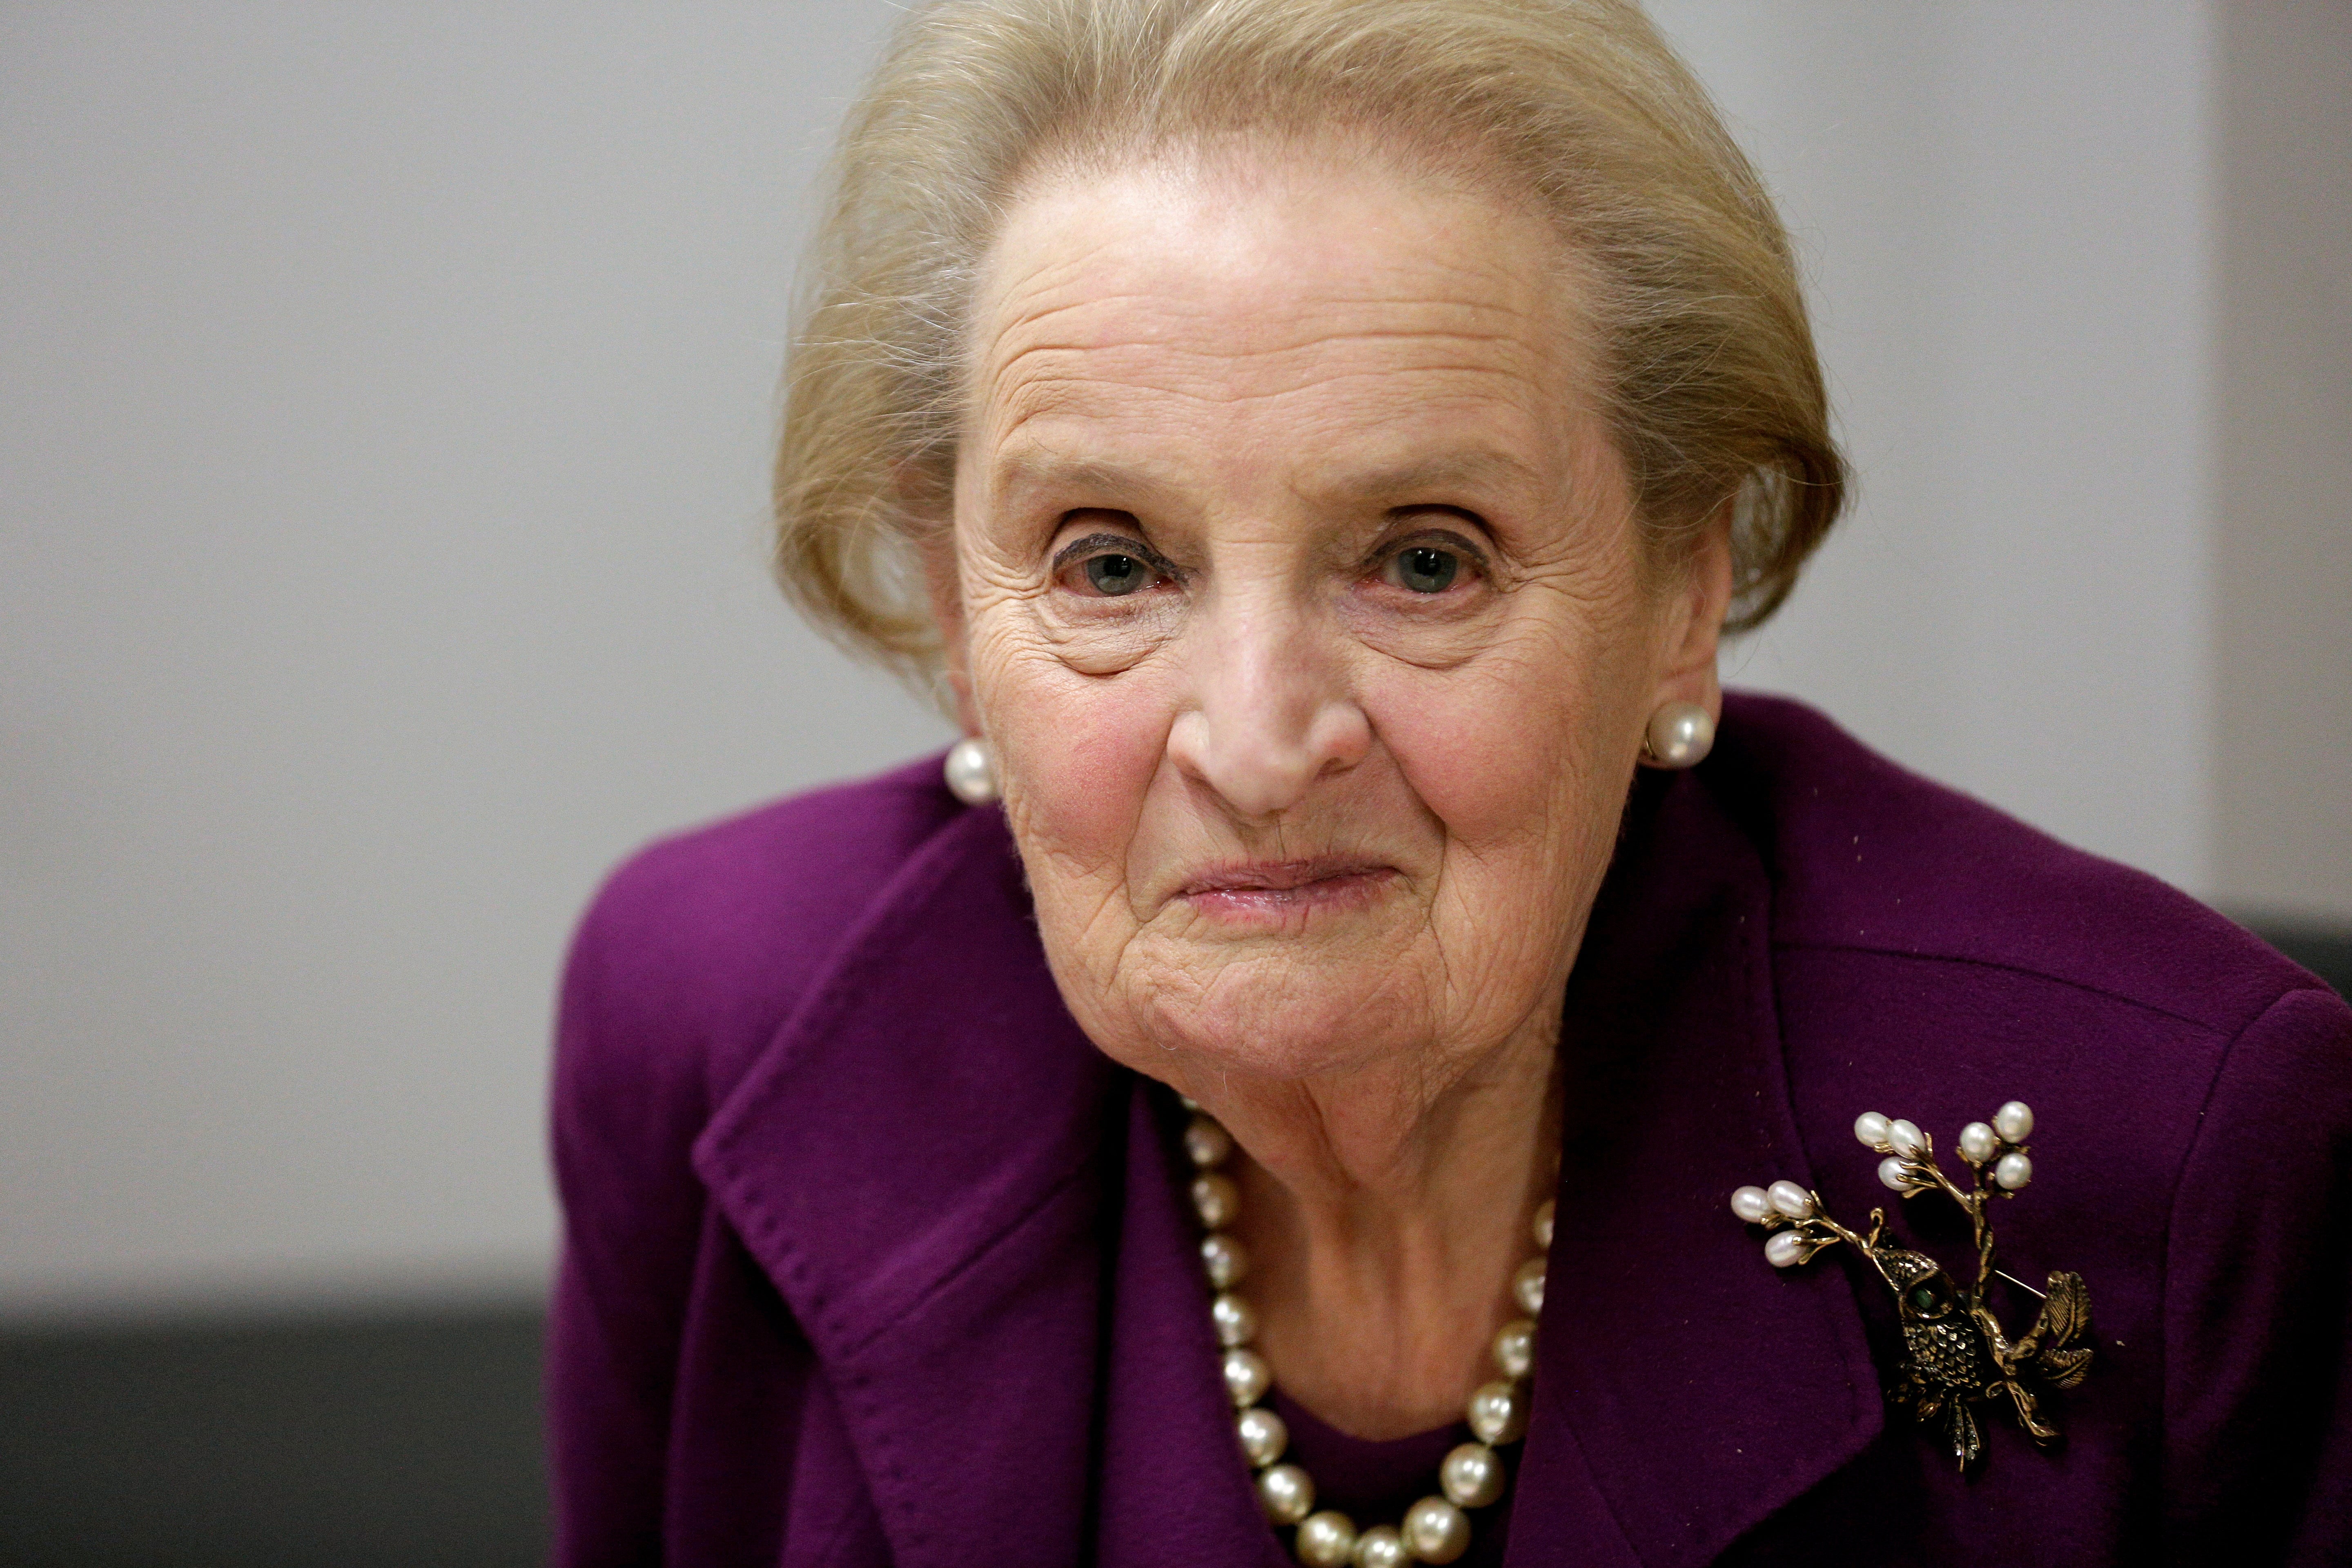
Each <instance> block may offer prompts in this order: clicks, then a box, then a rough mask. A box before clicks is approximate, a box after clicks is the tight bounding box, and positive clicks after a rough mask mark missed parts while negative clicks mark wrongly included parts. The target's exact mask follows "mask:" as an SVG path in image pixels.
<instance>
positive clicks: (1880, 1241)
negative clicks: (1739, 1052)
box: [1731, 1100, 2091, 1471]
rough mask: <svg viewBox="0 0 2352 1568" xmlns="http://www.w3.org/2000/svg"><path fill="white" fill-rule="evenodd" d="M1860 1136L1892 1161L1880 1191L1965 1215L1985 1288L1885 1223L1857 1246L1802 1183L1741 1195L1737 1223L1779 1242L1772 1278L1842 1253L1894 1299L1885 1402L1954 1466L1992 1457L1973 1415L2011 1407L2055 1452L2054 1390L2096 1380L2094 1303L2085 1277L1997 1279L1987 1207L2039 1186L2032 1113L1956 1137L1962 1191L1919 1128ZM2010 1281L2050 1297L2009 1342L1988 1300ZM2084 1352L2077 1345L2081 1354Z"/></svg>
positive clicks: (1874, 1218) (1771, 1248)
mask: <svg viewBox="0 0 2352 1568" xmlns="http://www.w3.org/2000/svg"><path fill="white" fill-rule="evenodd" d="M1853 1135H1854V1136H1855V1137H1856V1138H1857V1139H1859V1140H1861V1141H1862V1142H1863V1143H1864V1145H1865V1146H1866V1147H1868V1148H1871V1149H1874V1150H1875V1151H1877V1152H1879V1153H1881V1154H1883V1155H1885V1159H1884V1160H1882V1161H1880V1162H1879V1166H1878V1179H1879V1180H1880V1181H1881V1182H1883V1183H1885V1184H1886V1185H1887V1186H1889V1187H1891V1188H1893V1189H1894V1190H1895V1192H1897V1193H1900V1194H1902V1195H1903V1196H1904V1197H1905V1198H1906V1199H1907V1198H1910V1197H1914V1196H1916V1194H1920V1193H1927V1192H1939V1193H1942V1194H1944V1195H1945V1196H1947V1197H1948V1198H1950V1199H1951V1200H1952V1201H1953V1202H1954V1203H1956V1204H1958V1205H1960V1207H1961V1208H1962V1209H1964V1210H1966V1211H1967V1213H1968V1216H1969V1226H1970V1227H1971V1228H1972V1229H1973V1230H1974V1231H1975V1233H1976V1243H1977V1281H1976V1285H1975V1287H1974V1288H1973V1289H1967V1290H1963V1289H1958V1287H1957V1286H1955V1285H1954V1284H1953V1283H1952V1280H1951V1278H1950V1276H1948V1275H1947V1274H1946V1273H1945V1272H1944V1270H1943V1268H1941V1267H1940V1266H1939V1265H1938V1264H1937V1262H1936V1260H1935V1259H1934V1258H1929V1257H1927V1255H1926V1254H1925V1253H1920V1252H1913V1251H1910V1250H1908V1249H1907V1248H1905V1247H1896V1246H1894V1245H1892V1244H1891V1243H1889V1242H1888V1241H1887V1240H1886V1211H1885V1210H1884V1209H1873V1210H1871V1211H1870V1231H1869V1233H1868V1234H1867V1235H1859V1234H1857V1233H1855V1232H1853V1231H1851V1230H1848V1229H1847V1228H1846V1227H1845V1226H1842V1225H1840V1224H1838V1222H1837V1221H1835V1220H1833V1219H1832V1218H1830V1216H1829V1215H1826V1214H1824V1213H1823V1212H1822V1200H1821V1196H1820V1194H1816V1193H1811V1192H1808V1191H1807V1190H1806V1189H1804V1188H1803V1187H1801V1186H1799V1185H1798V1184H1796V1183H1794V1182H1775V1183H1773V1184H1771V1186H1770V1187H1769V1188H1767V1187H1742V1188H1740V1189H1739V1190H1738V1192H1736V1193H1734V1194H1731V1212H1732V1213H1733V1214H1736V1215H1738V1216H1739V1217H1740V1218H1741V1219H1744V1220H1746V1221H1747V1222H1748V1224H1750V1225H1758V1226H1763V1227H1764V1228H1765V1229H1766V1230H1767V1231H1769V1232H1770V1233H1771V1234H1770V1235H1769V1236H1768V1237H1765V1240H1764V1256H1765V1258H1767V1259H1769V1261H1770V1262H1771V1264H1772V1266H1773V1267H1774V1268H1794V1267H1795V1266H1797V1265H1798V1264H1801V1263H1806V1262H1809V1261H1811V1258H1812V1257H1813V1255H1814V1254H1815V1253H1817V1252H1819V1251H1821V1250H1822V1248H1823V1247H1833V1246H1835V1245H1836V1244H1837V1243H1839V1242H1841V1241H1843V1242H1844V1243H1845V1244H1846V1245H1847V1246H1849V1247H1853V1249H1854V1250H1855V1251H1857V1252H1859V1253H1861V1254H1862V1256H1863V1257H1864V1258H1868V1259H1869V1260H1870V1264H1871V1267H1872V1268H1875V1269H1876V1270H1877V1271H1878V1277H1879V1278H1880V1279H1884V1280H1885V1282H1886V1288H1887V1289H1890V1290H1892V1291H1894V1292H1895V1315H1896V1316H1897V1318H1898V1319H1899V1320H1900V1321H1901V1322H1902V1325H1903V1364H1902V1366H1901V1367H1900V1368H1899V1369H1898V1371H1897V1373H1896V1375H1895V1386H1894V1387H1893V1388H1892V1389H1891V1390H1889V1391H1888V1397H1889V1398H1891V1399H1893V1400H1894V1401H1895V1403H1896V1404H1898V1405H1906V1406H1908V1407H1909V1409H1910V1411H1911V1413H1912V1415H1914V1416H1916V1418H1917V1419H1918V1420H1919V1421H1920V1422H1921V1423H1922V1424H1923V1425H1934V1426H1937V1427H1938V1428H1939V1430H1940V1432H1941V1434H1942V1436H1943V1439H1944V1442H1945V1445H1946V1446H1947V1447H1949V1448H1950V1450H1951V1453H1952V1457H1953V1458H1955V1459H1957V1460H1958V1462H1959V1467H1960V1468H1961V1470H1963V1471H1966V1470H1968V1469H1969V1467H1971V1466H1972V1465H1974V1464H1975V1463H1976V1462H1977V1460H1978V1459H1979V1458H1981V1457H1982V1455H1983V1453H1984V1437H1983V1434H1982V1432H1981V1431H1980V1429H1979V1426H1978V1425H1977V1417H1976V1406H1977V1405H1981V1404H1985V1403H1988V1402H1992V1403H1995V1404H1998V1403H1999V1402H2000V1401H2002V1400H2006V1401H2008V1403H2009V1406H2010V1408H2011V1410H2012V1411H2013V1412H2014V1413H2015V1415H2016V1416H2017V1420H2018V1425H2020V1426H2022V1427H2024V1428H2025V1431H2026V1435H2027V1436H2030V1437H2032V1439H2033V1440H2034V1441H2035V1442H2036V1443H2038V1444H2041V1445H2042V1446H2043V1447H2047V1446H2049V1445H2050V1444H2052V1443H2053V1442H2055V1441H2057V1439H2058V1435H2059V1434H2058V1428H2057V1427H2056V1426H2053V1425H2052V1424H2051V1422H2050V1421H2049V1419H2048V1417H2047V1415H2046V1413H2045V1412H2044V1410H2043V1408H2042V1399H2043V1397H2044V1396H2045V1395H2046V1394H2048V1392H2049V1391H2050V1390H2052V1389H2054V1388H2072V1387H2074V1385H2075V1384H2078V1383H2080V1382H2082V1381H2083V1378H2084V1374H2085V1373H2088V1372H2089V1371H2090V1370H2091V1348H2090V1345H2089V1343H2088V1340H2089V1336H2090V1327H2091V1295H2090V1292H2089V1291H2088V1290H2086V1289H2084V1286H2083V1277H2082V1276H2081V1275H2079V1274H2067V1273H2053V1274H2052V1275H2051V1276H2050V1279H2049V1281H2048V1284H2049V1289H2048V1291H2047V1292H2046V1293H2045V1292H2043V1291H2041V1290H2036V1289H2033V1287H2032V1286H2031V1285H2027V1284H2026V1283H2025V1282H2024V1281H2023V1280H2021V1279H2017V1278H2016V1277H2015V1276H2013V1275H2008V1274H2002V1273H2001V1272H2000V1269H1998V1268H1994V1267H1993V1242H1992V1223H1991V1221H1990V1220H1989V1219H1988V1218H1986V1216H1985V1206H1986V1205H1987V1204H1988V1203H1989V1202H1990V1200H1991V1199H1992V1198H1993V1197H1994V1196H1995V1195H1996V1194H1998V1195H2000V1196H2001V1197H2004V1198H2007V1197H2014V1196H2016V1195H2017V1194H2018V1193H2019V1192H2020V1191H2021V1190H2022V1189H2023V1188H2024V1186H2025V1184H2027V1183H2028V1182H2031V1181H2032V1179H2033V1161H2032V1158H2031V1157H2030V1156H2029V1154H2028V1152H2027V1150H2026V1144H2025V1141H2026V1139H2028V1138H2030V1137H2032V1135H2033V1112H2032V1110H2029V1109H2027V1107H2026V1106H2025V1104H2024V1103H2023V1102H2022V1101H2021V1100H2011V1101H2010V1102H2009V1103H2008V1104H2007V1105H2004V1106H2002V1107H2001V1108H2000V1110H1999V1111H1997V1112H1996V1113H1994V1116H1993V1119H1992V1121H1990V1122H1989V1123H1988V1122H1983V1121H1971V1122H1969V1124H1968V1125H1967V1126H1966V1127H1963V1128H1962V1129H1960V1158H1961V1160H1963V1161H1964V1162H1966V1163H1967V1164H1968V1167H1969V1185H1968V1186H1967V1187H1966V1188H1962V1187H1960V1186H1958V1185H1957V1184H1954V1183H1953V1182H1952V1180H1951V1179H1950V1178H1949V1177H1948V1176H1946V1175H1945V1174H1944V1173H1943V1170H1942V1168H1941V1167H1940V1166H1938V1165H1937V1163H1936V1146H1935V1143H1934V1141H1933V1140H1931V1139H1930V1138H1929V1137H1928V1136H1927V1134H1926V1133H1925V1132H1922V1131H1919V1129H1918V1128H1917V1127H1916V1125H1914V1124H1913V1123H1911V1122H1908V1121H1900V1120H1896V1121H1888V1120H1887V1119H1886V1118H1885V1117H1884V1116H1881V1115H1880V1114H1879V1113H1878V1112H1876V1111H1871V1112H1869V1113H1867V1114H1866V1115H1864V1116H1862V1117H1859V1118H1857V1119H1856V1120H1855V1121H1854V1124H1853ZM1996 1277H1998V1278H2000V1279H2007V1280H2009V1281H2010V1283H2011V1284H2012V1285H2016V1286H2018V1287H2019V1288H2020V1289H2023V1290H2025V1291H2027V1292H2028V1293H2029V1294H2032V1295H2035V1296H2040V1297H2042V1310H2041V1312H2040V1313H2039V1315H2037V1316H2036V1317H2035V1318H2034V1320H2033V1327H2032V1329H2031V1330H2030V1331H2027V1332H2026V1334H2025V1335H2024V1337H2022V1338H2021V1339H2015V1340H2012V1339H2011V1338H2010V1337H2009V1334H2008V1331H2006V1330H2004V1329H2003V1328H2002V1327H2001V1325H2000V1319H1998V1318H1996V1317H1994V1316H1993V1312H1992V1308H1991V1306H1990V1303H1989V1301H1988V1300H1987V1298H1988V1297H1989V1296H1990V1293H1991V1289H1992V1282H1993V1279H1995V1278H1996ZM2078 1341H2081V1342H2082V1343H2080V1344H2079V1345H2078V1344H2077V1342H2078Z"/></svg>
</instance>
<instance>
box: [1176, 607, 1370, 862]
mask: <svg viewBox="0 0 2352 1568" xmlns="http://www.w3.org/2000/svg"><path fill="white" fill-rule="evenodd" d="M1206 621H1207V624H1204V625H1202V626H1199V627H1197V628H1196V632H1197V636H1196V637H1195V638H1194V639H1193V640H1194V649H1193V658H1192V660H1191V661H1190V662H1191V664H1192V670H1193V679H1192V693H1191V696H1192V703H1191V706H1189V707H1187V708H1186V709H1185V710H1183V711H1181V712H1180V713H1178V714H1177V716H1176V721H1175V723H1174V724H1173V725H1172V726H1171V727H1170V730H1169V733H1168V754H1169V758H1170V760H1171V761H1172V762H1173V763H1175V764H1176V766H1177V767H1178V768H1179V769H1181V771H1182V772H1183V773H1184V774H1185V775H1186V776H1187V777H1189V778H1192V779H1194V780H1196V781H1198V782H1199V783H1201V784H1205V785H1207V786H1208V787H1209V788H1210V789H1211V790H1213V791H1214V792H1215V793H1216V794H1217V795H1218V796H1219V797H1220V798H1222V799H1223V801H1224V803H1225V805H1227V806H1228V807H1229V808H1230V809H1231V810H1232V811H1233V812H1234V815H1235V816H1242V817H1254V818H1264V817H1269V816H1277V815H1279V814H1281V813H1283V812H1285V811H1288V810H1290V809H1291V808H1292V807H1293V806H1296V805H1298V804H1299V802H1300V801H1301V800H1303V799H1305V798H1306V796H1307V792H1308V791H1309V790H1310V789H1311V788H1313V786H1314V784H1315V782H1316V781H1317V780H1318V779H1320V778H1322V777H1324V776H1325V775H1327V774H1330V773H1345V772H1346V771H1348V770H1349V768H1352V767H1354V766H1355V765H1356V764H1357V763H1360V762H1361V761H1362V760H1363V757H1364V753H1365V752H1367V751H1368V750H1369V749H1370V746H1371V738H1372V728H1371V721H1370V720H1369V719H1368V718H1366V717H1365V715H1364V710H1363V709H1362V708H1361V707H1360V706H1359V705H1358V703H1357V702H1356V700H1355V697H1354V695H1353V693H1352V692H1351V691H1350V689H1349V682H1348V679H1347V668H1346V660H1345V659H1344V658H1342V657H1340V655H1339V650H1338V649H1337V648H1336V647H1333V646H1331V644H1330V642H1329V641H1328V639H1327V638H1325V637H1321V636H1318V628H1317V627H1316V626H1314V625H1313V624H1312V619H1311V616H1310V615H1309V614H1307V613H1306V612H1304V611H1301V610H1298V609H1297V608H1293V607H1287V606H1270V605H1256V606H1254V607H1248V608H1238V607H1237V608H1236V609H1235V610H1234V612H1233V613H1231V614H1228V615H1223V616H1209V617H1207V618H1206Z"/></svg>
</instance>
